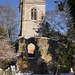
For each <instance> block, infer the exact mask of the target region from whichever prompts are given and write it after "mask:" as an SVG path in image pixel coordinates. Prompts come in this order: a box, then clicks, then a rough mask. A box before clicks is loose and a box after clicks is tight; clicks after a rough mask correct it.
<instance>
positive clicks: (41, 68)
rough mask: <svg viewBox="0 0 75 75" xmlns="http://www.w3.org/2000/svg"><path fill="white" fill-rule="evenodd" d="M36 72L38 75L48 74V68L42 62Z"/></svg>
mask: <svg viewBox="0 0 75 75" xmlns="http://www.w3.org/2000/svg"><path fill="white" fill-rule="evenodd" d="M38 70H39V73H40V74H49V72H48V66H47V63H45V62H42V63H41V64H40V65H38Z"/></svg>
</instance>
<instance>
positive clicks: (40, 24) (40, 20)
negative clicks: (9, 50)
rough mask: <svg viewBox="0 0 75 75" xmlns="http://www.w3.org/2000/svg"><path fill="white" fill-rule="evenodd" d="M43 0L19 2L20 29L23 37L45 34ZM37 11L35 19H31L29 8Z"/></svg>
mask: <svg viewBox="0 0 75 75" xmlns="http://www.w3.org/2000/svg"><path fill="white" fill-rule="evenodd" d="M45 6H46V5H45V0H23V5H22V3H21V4H20V31H21V32H22V33H21V35H22V36H23V37H25V38H30V37H36V36H45V22H44V19H45ZM33 8H35V9H36V11H37V20H31V9H33Z"/></svg>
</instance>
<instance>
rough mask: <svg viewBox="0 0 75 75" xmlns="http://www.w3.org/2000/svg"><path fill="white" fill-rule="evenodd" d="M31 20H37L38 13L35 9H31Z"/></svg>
mask: <svg viewBox="0 0 75 75" xmlns="http://www.w3.org/2000/svg"><path fill="white" fill-rule="evenodd" d="M31 20H37V11H36V9H35V8H33V9H31Z"/></svg>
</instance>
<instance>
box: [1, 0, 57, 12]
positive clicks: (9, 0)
mask: <svg viewBox="0 0 75 75" xmlns="http://www.w3.org/2000/svg"><path fill="white" fill-rule="evenodd" d="M54 1H55V0H46V4H48V6H46V10H51V11H52V10H55V9H56V5H55V3H54ZM9 3H10V4H11V6H14V7H18V6H19V0H0V5H5V4H9Z"/></svg>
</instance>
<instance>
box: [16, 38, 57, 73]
mask: <svg viewBox="0 0 75 75" xmlns="http://www.w3.org/2000/svg"><path fill="white" fill-rule="evenodd" d="M57 42H58V40H52V39H50V38H45V37H33V38H29V39H25V38H24V37H20V38H19V51H18V54H20V53H21V57H19V59H18V61H17V65H18V66H19V70H20V71H21V72H23V73H24V72H28V73H29V72H33V73H40V72H41V71H39V69H41V68H40V67H39V66H40V65H41V64H42V63H44V64H45V65H44V68H43V71H44V73H46V74H47V72H48V73H50V67H49V65H50V64H52V60H53V58H52V57H53V54H54V53H55V50H56V48H57ZM30 43H32V44H34V45H35V59H30V60H29V59H28V49H27V47H28V45H29V44H30ZM45 70H46V71H45ZM43 71H42V72H43Z"/></svg>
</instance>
